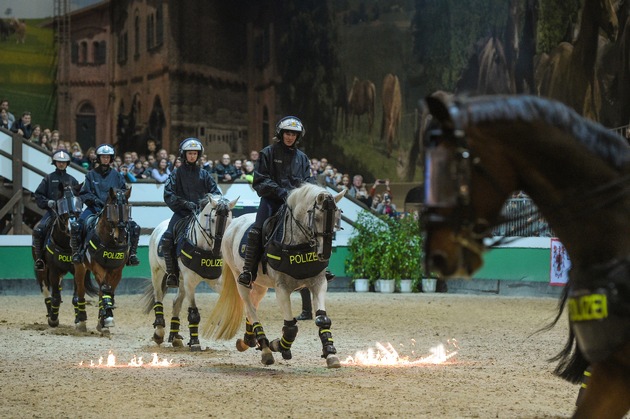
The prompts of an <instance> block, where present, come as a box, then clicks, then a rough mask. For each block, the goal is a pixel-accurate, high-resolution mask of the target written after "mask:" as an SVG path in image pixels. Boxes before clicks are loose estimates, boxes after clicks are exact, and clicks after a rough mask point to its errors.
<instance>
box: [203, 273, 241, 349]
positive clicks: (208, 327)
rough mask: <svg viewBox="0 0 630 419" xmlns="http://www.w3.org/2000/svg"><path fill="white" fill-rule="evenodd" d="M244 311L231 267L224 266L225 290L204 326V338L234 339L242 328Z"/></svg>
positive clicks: (222, 291)
mask: <svg viewBox="0 0 630 419" xmlns="http://www.w3.org/2000/svg"><path fill="white" fill-rule="evenodd" d="M243 311H244V309H243V300H241V296H240V295H239V294H238V288H237V286H236V279H235V278H234V273H233V272H232V269H231V268H230V267H228V266H224V267H223V289H222V290H221V294H220V295H219V300H218V301H217V303H216V305H215V306H214V309H213V310H212V313H210V316H209V317H208V319H207V320H206V322H205V324H204V326H203V331H202V334H203V336H204V337H205V338H213V339H221V340H228V339H232V338H233V337H234V336H235V335H236V333H237V332H238V331H239V329H240V327H241V324H242V321H243Z"/></svg>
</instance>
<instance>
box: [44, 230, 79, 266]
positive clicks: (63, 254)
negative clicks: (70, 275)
mask: <svg viewBox="0 0 630 419" xmlns="http://www.w3.org/2000/svg"><path fill="white" fill-rule="evenodd" d="M46 251H47V252H48V253H50V254H51V255H52V258H53V261H54V263H55V264H56V265H57V266H58V267H59V268H61V269H65V270H67V271H70V270H71V269H72V268H73V265H72V250H71V249H62V248H61V247H59V246H58V245H57V244H56V243H55V241H54V240H53V239H52V237H49V238H48V242H47V243H46Z"/></svg>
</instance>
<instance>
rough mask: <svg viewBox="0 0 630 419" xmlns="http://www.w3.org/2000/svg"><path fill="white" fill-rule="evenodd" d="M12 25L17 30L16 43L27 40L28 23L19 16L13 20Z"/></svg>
mask: <svg viewBox="0 0 630 419" xmlns="http://www.w3.org/2000/svg"><path fill="white" fill-rule="evenodd" d="M11 27H12V28H13V31H14V32H15V43H16V44H23V43H24V42H25V41H26V23H24V22H21V21H20V20H19V19H17V18H13V19H12V20H11Z"/></svg>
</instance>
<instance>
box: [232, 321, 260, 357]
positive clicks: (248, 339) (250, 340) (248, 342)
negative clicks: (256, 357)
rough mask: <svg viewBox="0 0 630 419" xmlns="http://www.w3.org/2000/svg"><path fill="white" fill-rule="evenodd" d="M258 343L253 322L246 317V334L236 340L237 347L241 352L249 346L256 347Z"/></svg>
mask: <svg viewBox="0 0 630 419" xmlns="http://www.w3.org/2000/svg"><path fill="white" fill-rule="evenodd" d="M256 344H257V341H256V336H255V335H254V326H253V325H252V323H251V322H250V321H249V320H248V319H245V335H244V336H243V339H237V340H236V349H237V350H238V351H239V352H245V351H246V350H248V349H249V348H255V347H256Z"/></svg>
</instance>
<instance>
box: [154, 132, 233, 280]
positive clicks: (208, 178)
mask: <svg viewBox="0 0 630 419" xmlns="http://www.w3.org/2000/svg"><path fill="white" fill-rule="evenodd" d="M202 154H203V145H201V141H199V140H198V139H197V138H186V139H185V140H184V141H182V142H181V144H180V145H179V157H180V159H181V161H182V165H181V166H180V167H178V168H176V169H175V170H174V171H173V172H172V173H171V175H170V176H169V178H168V180H167V181H166V184H165V185H164V202H165V203H166V205H168V207H169V208H170V209H171V210H172V211H173V216H172V217H171V220H170V222H169V223H168V227H167V229H166V231H165V232H164V235H162V252H163V253H164V264H165V265H166V285H167V286H168V287H170V288H177V287H179V267H178V265H177V254H176V253H177V251H176V246H175V237H174V236H173V228H174V227H175V224H177V222H178V221H179V220H181V219H182V218H185V217H189V216H191V215H194V214H196V213H197V211H198V210H199V202H200V201H201V200H202V199H203V198H204V197H205V196H206V194H208V193H210V194H213V195H220V194H221V189H219V186H218V185H217V183H216V181H215V180H214V178H213V177H212V174H211V173H210V172H209V171H207V170H201V167H200V166H199V164H198V162H199V158H200V157H201V155H202Z"/></svg>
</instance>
